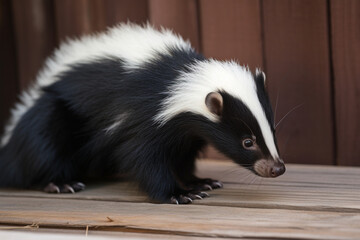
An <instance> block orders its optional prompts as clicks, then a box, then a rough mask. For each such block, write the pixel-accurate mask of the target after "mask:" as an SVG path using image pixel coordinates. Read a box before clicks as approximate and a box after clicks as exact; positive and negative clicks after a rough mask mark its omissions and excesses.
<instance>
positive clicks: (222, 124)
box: [155, 60, 285, 177]
mask: <svg viewBox="0 0 360 240" xmlns="http://www.w3.org/2000/svg"><path fill="white" fill-rule="evenodd" d="M190 69H191V70H190V71H188V72H186V73H183V74H182V75H181V76H180V77H179V79H178V81H177V83H176V84H175V85H174V86H172V87H171V88H170V90H169V97H168V98H167V99H166V100H165V101H164V102H163V106H162V110H161V111H160V113H159V114H158V115H157V116H156V118H155V120H156V121H158V122H160V123H161V124H164V123H165V122H167V121H168V120H170V119H171V118H173V117H175V116H176V115H178V114H181V113H186V112H190V113H191V114H193V115H194V116H197V117H199V116H200V118H198V119H202V120H199V121H198V124H197V126H196V129H195V130H194V131H195V132H197V134H198V135H200V136H201V137H203V138H204V139H206V140H207V141H209V142H210V143H212V144H213V145H214V146H215V147H216V148H217V149H218V150H219V151H220V152H222V153H224V154H225V155H227V156H228V157H229V158H231V159H232V160H233V161H235V162H237V163H238V164H240V165H241V166H243V167H245V168H247V169H250V170H251V171H253V172H254V173H255V174H257V175H259V176H262V177H277V176H280V175H282V174H283V173H284V172H285V166H284V162H283V161H282V159H281V158H280V156H279V153H278V147H277V143H276V138H275V129H274V119H273V112H272V109H271V106H270V101H269V98H268V95H267V92H266V88H265V74H264V73H263V72H261V71H260V70H257V71H256V74H255V75H253V74H252V73H251V72H250V71H249V69H248V68H244V67H241V66H240V65H238V64H237V63H234V62H220V61H215V60H206V61H199V62H196V63H195V64H193V66H191V68H190ZM193 122H195V121H193Z"/></svg>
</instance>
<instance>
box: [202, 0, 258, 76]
mask: <svg viewBox="0 0 360 240" xmlns="http://www.w3.org/2000/svg"><path fill="white" fill-rule="evenodd" d="M260 17H261V16H260V2H259V1H258V0H241V1H239V0H228V1H221V0H200V22H201V34H202V36H201V39H202V43H201V44H202V49H203V53H204V54H205V55H206V56H207V57H214V58H218V59H228V60H229V59H235V60H237V61H239V62H240V64H244V65H249V66H250V68H252V69H254V68H255V67H263V56H262V43H261V18H260Z"/></svg>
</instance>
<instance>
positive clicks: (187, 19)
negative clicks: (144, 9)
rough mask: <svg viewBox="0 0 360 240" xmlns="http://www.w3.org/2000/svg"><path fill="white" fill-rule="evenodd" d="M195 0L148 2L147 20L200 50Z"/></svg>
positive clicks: (150, 0) (152, 0)
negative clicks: (170, 31) (172, 32)
mask: <svg viewBox="0 0 360 240" xmlns="http://www.w3.org/2000/svg"><path fill="white" fill-rule="evenodd" d="M197 13H198V8H197V1H196V0H183V1H178V0H149V19H150V22H151V23H152V24H154V25H155V26H158V27H160V26H163V27H166V28H169V29H173V30H174V32H176V33H178V34H180V35H181V36H182V37H183V38H184V39H189V40H190V42H191V44H192V46H194V47H195V49H197V50H200V39H199V26H198V24H199V23H198V15H197Z"/></svg>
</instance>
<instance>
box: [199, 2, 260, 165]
mask: <svg viewBox="0 0 360 240" xmlns="http://www.w3.org/2000/svg"><path fill="white" fill-rule="evenodd" d="M199 3H200V4H199V8H200V9H199V15H200V16H199V18H200V24H201V26H200V31H201V36H200V39H201V46H202V52H203V53H204V55H205V56H207V57H213V58H216V59H222V60H236V61H238V62H239V63H240V64H243V65H248V66H249V67H250V68H251V69H252V70H255V68H257V67H260V68H263V67H264V64H263V54H262V51H263V49H262V39H261V16H260V13H261V12H260V10H261V9H260V1H259V0H227V1H221V0H200V2H199ZM204 157H207V158H216V159H226V157H225V156H224V155H223V154H221V153H219V152H218V151H217V150H216V149H215V148H214V147H212V146H209V147H208V148H207V149H206V150H205V151H204Z"/></svg>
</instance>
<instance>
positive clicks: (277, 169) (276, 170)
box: [271, 163, 285, 177]
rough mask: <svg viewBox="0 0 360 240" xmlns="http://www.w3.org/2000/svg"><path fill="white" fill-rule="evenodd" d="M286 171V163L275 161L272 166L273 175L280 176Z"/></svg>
mask: <svg viewBox="0 0 360 240" xmlns="http://www.w3.org/2000/svg"><path fill="white" fill-rule="evenodd" d="M284 172H285V165H284V164H283V163H275V165H274V166H273V167H272V168H271V177H278V176H280V175H282V174H284Z"/></svg>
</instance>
